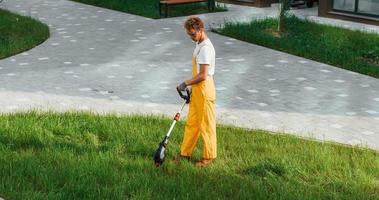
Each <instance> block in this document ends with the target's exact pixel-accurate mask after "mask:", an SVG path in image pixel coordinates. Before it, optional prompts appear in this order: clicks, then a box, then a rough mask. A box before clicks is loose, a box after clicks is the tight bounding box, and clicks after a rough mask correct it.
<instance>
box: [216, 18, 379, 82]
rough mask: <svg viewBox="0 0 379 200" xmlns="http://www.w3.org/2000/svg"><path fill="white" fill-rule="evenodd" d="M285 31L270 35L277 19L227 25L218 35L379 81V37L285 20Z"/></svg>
mask: <svg viewBox="0 0 379 200" xmlns="http://www.w3.org/2000/svg"><path fill="white" fill-rule="evenodd" d="M285 24H286V28H285V30H284V31H283V32H282V33H281V34H280V37H277V36H275V35H273V34H272V32H273V30H276V27H277V26H278V21H277V19H274V18H267V19H264V20H257V21H252V22H250V23H230V22H227V23H226V24H225V26H224V27H223V28H222V29H217V30H214V31H216V32H218V33H220V34H223V35H226V36H229V37H233V38H236V39H239V40H243V41H247V42H250V43H255V44H258V45H261V46H265V47H269V48H273V49H276V50H280V51H284V52H287V53H290V54H294V55H297V56H301V57H304V58H308V59H311V60H315V61H318V62H322V63H326V64H330V65H333V66H336V67H340V68H344V69H347V70H350V71H354V72H358V73H362V74H366V75H369V76H372V77H376V78H379V59H378V57H379V50H378V49H379V35H378V34H375V33H366V32H360V31H352V30H347V29H343V28H339V27H333V26H327V25H321V24H317V23H314V22H311V21H308V20H301V19H298V18H296V17H295V16H288V17H286V18H285Z"/></svg>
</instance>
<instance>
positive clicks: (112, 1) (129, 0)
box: [72, 0, 226, 19]
mask: <svg viewBox="0 0 379 200" xmlns="http://www.w3.org/2000/svg"><path fill="white" fill-rule="evenodd" d="M72 1H76V2H81V3H85V4H90V5H94V6H99V7H103V8H109V9H112V10H118V11H122V12H126V13H131V14H135V15H140V16H144V17H149V18H153V19H158V18H160V16H159V0H72ZM222 5H224V4H222ZM222 5H219V4H218V3H217V2H216V7H215V10H214V12H221V11H226V7H225V6H222ZM162 10H163V9H162ZM207 12H208V7H207V3H195V4H186V5H176V6H173V7H170V8H169V17H178V16H187V15H195V14H201V13H207Z"/></svg>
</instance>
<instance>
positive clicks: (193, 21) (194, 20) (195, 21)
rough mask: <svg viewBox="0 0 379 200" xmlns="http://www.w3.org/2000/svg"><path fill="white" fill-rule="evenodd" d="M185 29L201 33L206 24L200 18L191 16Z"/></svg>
mask: <svg viewBox="0 0 379 200" xmlns="http://www.w3.org/2000/svg"><path fill="white" fill-rule="evenodd" d="M184 28H185V29H186V30H189V29H195V30H197V31H200V30H202V29H204V22H203V21H202V20H201V19H200V18H199V17H195V16H190V17H188V18H187V20H186V22H184Z"/></svg>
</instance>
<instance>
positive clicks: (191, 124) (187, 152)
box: [180, 102, 200, 156]
mask: <svg viewBox="0 0 379 200" xmlns="http://www.w3.org/2000/svg"><path fill="white" fill-rule="evenodd" d="M194 103H195V102H191V103H190V108H189V113H188V117H187V122H186V125H185V131H184V137H183V142H182V145H181V147H180V155H181V156H191V155H192V153H193V151H194V149H195V146H196V143H197V140H198V139H199V136H200V133H199V122H198V119H197V116H196V109H195V106H194Z"/></svg>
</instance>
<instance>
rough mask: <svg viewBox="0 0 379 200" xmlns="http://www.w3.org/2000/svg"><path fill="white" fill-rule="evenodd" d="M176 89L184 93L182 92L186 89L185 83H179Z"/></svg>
mask: <svg viewBox="0 0 379 200" xmlns="http://www.w3.org/2000/svg"><path fill="white" fill-rule="evenodd" d="M177 88H178V89H179V91H184V90H186V88H187V84H186V82H183V83H181V84H180V85H178V87H177Z"/></svg>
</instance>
